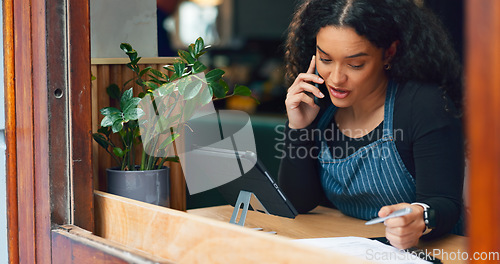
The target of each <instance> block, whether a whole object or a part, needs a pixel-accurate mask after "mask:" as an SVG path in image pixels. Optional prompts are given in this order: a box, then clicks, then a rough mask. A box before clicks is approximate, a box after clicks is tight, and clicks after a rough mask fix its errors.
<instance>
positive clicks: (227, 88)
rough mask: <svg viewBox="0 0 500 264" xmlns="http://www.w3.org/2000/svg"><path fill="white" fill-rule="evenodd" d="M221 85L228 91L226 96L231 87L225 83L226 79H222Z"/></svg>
mask: <svg viewBox="0 0 500 264" xmlns="http://www.w3.org/2000/svg"><path fill="white" fill-rule="evenodd" d="M219 83H220V85H222V87H224V91H226V94H227V92H229V85H228V84H227V82H226V81H224V79H220V80H219Z"/></svg>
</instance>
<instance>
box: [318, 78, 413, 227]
mask: <svg viewBox="0 0 500 264" xmlns="http://www.w3.org/2000/svg"><path fill="white" fill-rule="evenodd" d="M396 91H397V84H396V83H395V82H393V81H390V82H389V84H388V85H387V92H386V99H385V105H384V123H383V135H382V137H381V138H380V139H378V140H377V141H375V142H372V143H371V144H369V145H366V146H364V147H362V148H360V149H358V150H357V151H356V152H355V153H353V154H352V155H350V156H348V157H346V158H342V159H335V158H332V152H331V150H330V148H329V147H328V144H327V142H325V138H324V137H325V135H326V133H325V129H326V128H327V126H328V125H330V124H331V123H332V122H331V121H332V118H333V116H334V114H335V111H336V109H337V107H335V106H334V105H331V106H330V107H329V108H328V109H327V110H326V112H325V113H324V114H323V116H322V117H321V119H320V121H319V123H318V128H319V129H320V131H322V133H320V135H319V137H320V138H319V140H318V141H317V142H318V143H319V144H320V149H321V151H320V154H319V157H318V159H319V162H320V164H321V168H320V175H321V176H320V178H321V183H322V185H323V189H324V191H325V194H326V196H327V197H328V199H329V200H330V201H331V202H332V203H333V204H334V205H335V206H336V207H337V208H338V209H339V210H340V211H341V212H342V213H344V214H346V215H349V216H353V217H356V218H360V219H365V220H368V219H371V218H374V217H376V216H377V215H378V211H379V210H380V208H381V207H382V206H386V205H391V204H397V203H402V202H406V203H412V202H414V201H415V199H416V195H415V189H416V187H415V179H414V178H413V177H412V176H411V174H410V173H409V172H408V170H407V169H406V167H405V166H404V164H403V161H402V159H401V157H400V156H399V153H398V151H397V149H396V144H395V142H394V138H393V110H394V100H395V97H396Z"/></svg>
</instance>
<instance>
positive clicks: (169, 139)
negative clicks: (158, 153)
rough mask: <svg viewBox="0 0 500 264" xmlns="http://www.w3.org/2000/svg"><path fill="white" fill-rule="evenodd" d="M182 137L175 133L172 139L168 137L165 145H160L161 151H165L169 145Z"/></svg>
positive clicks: (164, 142)
mask: <svg viewBox="0 0 500 264" xmlns="http://www.w3.org/2000/svg"><path fill="white" fill-rule="evenodd" d="M179 136H180V135H179V134H178V133H174V134H173V135H172V136H171V137H168V138H167V139H165V141H163V143H161V145H160V147H159V148H160V149H164V148H166V147H167V146H168V145H169V144H172V142H174V140H176V139H177V138H178V137H179Z"/></svg>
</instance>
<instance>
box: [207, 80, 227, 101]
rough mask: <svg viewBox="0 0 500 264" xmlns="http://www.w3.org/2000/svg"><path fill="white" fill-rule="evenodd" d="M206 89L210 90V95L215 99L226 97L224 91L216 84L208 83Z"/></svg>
mask: <svg viewBox="0 0 500 264" xmlns="http://www.w3.org/2000/svg"><path fill="white" fill-rule="evenodd" d="M208 87H209V88H210V89H211V90H212V94H213V95H215V97H217V98H224V97H225V96H226V90H225V89H224V86H222V85H221V84H220V83H218V82H214V83H209V84H208Z"/></svg>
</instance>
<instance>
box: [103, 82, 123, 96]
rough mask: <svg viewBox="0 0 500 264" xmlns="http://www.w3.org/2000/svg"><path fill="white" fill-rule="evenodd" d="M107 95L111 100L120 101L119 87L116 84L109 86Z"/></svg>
mask: <svg viewBox="0 0 500 264" xmlns="http://www.w3.org/2000/svg"><path fill="white" fill-rule="evenodd" d="M106 93H107V94H108V96H109V97H110V98H113V99H117V100H119V99H120V93H121V92H120V88H119V87H118V85H116V84H114V83H113V84H111V85H109V86H108V87H107V88H106Z"/></svg>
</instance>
